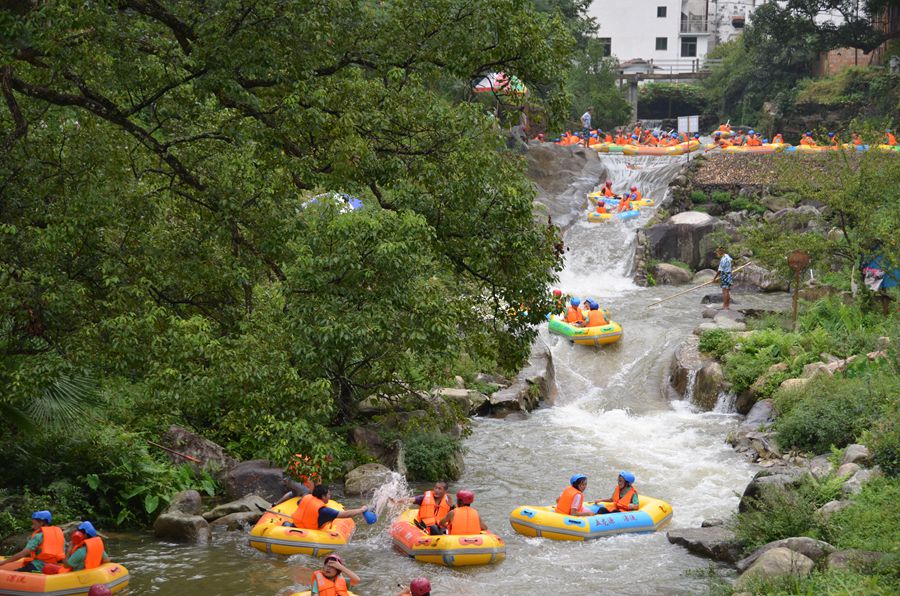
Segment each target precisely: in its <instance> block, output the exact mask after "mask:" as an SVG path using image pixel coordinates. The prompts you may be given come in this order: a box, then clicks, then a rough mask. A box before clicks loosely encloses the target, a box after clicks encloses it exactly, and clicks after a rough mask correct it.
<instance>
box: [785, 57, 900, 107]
mask: <svg viewBox="0 0 900 596" xmlns="http://www.w3.org/2000/svg"><path fill="white" fill-rule="evenodd" d="M898 100H900V75H898V74H896V73H891V72H888V71H886V70H880V69H875V68H871V67H860V66H851V67H850V68H846V69H844V70H842V71H840V72H838V73H836V74H834V75H831V76H828V77H822V78H818V79H805V80H802V81H800V82H799V84H798V86H797V104H798V105H804V104H805V105H806V106H809V107H820V106H821V107H822V108H832V109H834V108H843V109H847V108H851V109H855V110H861V109H865V110H866V111H867V112H869V113H873V112H874V113H881V114H890V113H891V112H892V111H895V110H896V106H897V104H898Z"/></svg>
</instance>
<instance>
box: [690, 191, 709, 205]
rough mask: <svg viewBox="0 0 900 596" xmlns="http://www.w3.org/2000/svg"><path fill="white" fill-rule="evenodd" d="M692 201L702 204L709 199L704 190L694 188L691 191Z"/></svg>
mask: <svg viewBox="0 0 900 596" xmlns="http://www.w3.org/2000/svg"><path fill="white" fill-rule="evenodd" d="M691 202H692V203H695V204H702V203H707V202H709V199H708V197H707V196H706V193H705V192H703V191H702V190H694V191H691Z"/></svg>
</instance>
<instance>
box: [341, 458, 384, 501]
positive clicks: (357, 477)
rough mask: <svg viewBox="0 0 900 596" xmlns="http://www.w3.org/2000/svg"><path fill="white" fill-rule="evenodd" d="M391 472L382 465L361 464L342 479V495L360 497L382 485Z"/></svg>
mask: <svg viewBox="0 0 900 596" xmlns="http://www.w3.org/2000/svg"><path fill="white" fill-rule="evenodd" d="M390 475H391V470H390V469H389V468H388V467H387V466H384V465H382V464H363V465H361V466H358V467H356V468H353V469H352V470H350V471H349V472H348V473H347V475H346V476H345V477H344V494H346V495H362V494H365V493H369V492H372V491H374V490H375V489H376V488H378V487H379V486H381V485H382V484H384V482H385V480H387V479H388V478H389V477H390Z"/></svg>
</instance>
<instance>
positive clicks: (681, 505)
mask: <svg viewBox="0 0 900 596" xmlns="http://www.w3.org/2000/svg"><path fill="white" fill-rule="evenodd" d="M602 159H603V160H604V163H605V164H606V165H607V168H608V172H609V177H610V179H612V180H613V181H614V182H615V185H614V187H615V189H616V190H617V191H618V190H620V189H622V188H624V187H627V186H630V185H631V184H632V183H633V181H637V183H638V186H639V187H640V189H641V191H642V192H643V194H644V195H645V196H650V197H653V198H655V199H657V202H659V200H661V199H662V198H663V196H664V193H665V192H666V187H667V186H668V183H669V181H670V180H671V179H672V178H673V177H674V176H675V175H676V174H677V173H678V171H679V170H680V167H681V166H682V165H683V162H684V160H685V158H684V157H679V158H651V157H621V156H604V157H602ZM626 164H633V165H637V166H639V167H640V168H641V169H636V170H632V169H627V168H626V167H625V166H626ZM572 209H573V210H582V209H583V198H579V199H577V200H576V199H574V198H573V205H572ZM643 211H644V213H642V215H641V217H640V218H639V219H636V220H631V221H627V222H608V223H604V224H589V223H587V222H582V223H577V224H575V225H574V226H573V227H572V228H571V229H570V230H569V231H568V232H567V234H566V239H565V240H566V245H567V247H568V248H569V252H568V253H567V262H566V267H565V270H564V271H563V272H562V274H561V276H560V283H559V287H560V288H562V289H563V290H564V291H566V292H569V293H572V294H575V295H578V296H581V297H588V296H589V297H593V298H596V299H598V301H599V302H601V303H602V304H603V305H604V306H606V307H608V308H610V309H611V310H612V318H613V319H614V320H616V321H617V322H619V323H620V324H621V325H622V327H623V328H624V330H625V336H624V338H623V340H622V341H621V342H619V343H618V344H615V345H612V346H607V347H604V348H590V347H585V346H575V345H572V344H570V343H568V342H567V341H562V340H560V339H559V338H556V337H551V336H549V335H547V333H546V330H543V331H542V332H541V336H540V338H539V341H544V342H546V343H547V344H548V345H550V347H551V350H552V353H553V359H554V364H555V367H556V378H557V382H558V385H559V398H558V401H557V404H556V406H555V407H550V408H544V409H540V410H538V411H536V412H534V413H533V414H531V415H529V416H527V417H524V418H521V419H513V418H510V419H507V420H493V419H477V420H475V421H474V425H473V433H472V435H471V436H470V437H469V438H468V439H467V440H466V449H467V453H466V467H467V470H466V473H465V474H464V476H463V478H462V479H461V480H460V481H459V482H458V483H455V484H454V486H453V487H452V490H457V489H459V488H462V487H465V488H470V489H472V490H474V491H475V492H476V495H477V496H476V501H475V506H476V507H477V508H478V510H479V511H480V512H481V515H482V517H483V519H484V520H485V521H486V523H487V524H488V526H489V527H490V528H491V529H492V530H494V531H496V532H498V533H499V534H501V535H502V536H503V537H504V538H505V539H506V540H507V544H508V549H507V559H506V561H504V562H503V563H501V564H499V565H496V566H493V567H481V568H470V569H460V570H453V569H447V568H443V567H436V566H426V565H422V564H418V563H415V562H414V561H412V560H410V559H407V558H405V557H403V556H402V555H400V554H398V553H397V552H395V551H393V550H392V549H391V547H390V538H389V536H388V535H387V528H388V524H387V523H386V517H387V516H382V520H383V521H380V522H379V523H378V524H377V525H375V526H372V527H367V526H365V525H361V526H359V527H358V530H357V534H356V535H355V536H354V539H353V541H352V542H351V543H350V545H348V547H347V548H344V549H342V550H341V553H342V555H343V556H344V560H345V561H346V562H347V564H348V566H350V567H351V568H352V569H354V570H355V571H356V572H357V573H359V574H360V575H361V576H362V577H363V583H362V584H361V585H360V586H359V588H358V589H357V590H356V592H357V593H359V594H379V595H381V594H394V593H397V592H398V591H399V589H398V587H397V585H398V583H399V582H406V583H407V585H408V582H409V580H410V579H411V578H413V577H417V576H419V575H426V576H427V577H429V578H430V579H431V582H432V585H433V587H434V589H433V593H434V594H436V595H439V594H495V595H498V594H499V595H506V594H535V595H540V594H543V593H545V592H547V591H552V592H553V593H556V592H558V591H562V590H565V591H577V592H578V593H582V594H687V593H700V592H704V591H705V590H706V583H705V580H703V579H702V578H700V577H697V575H698V574H696V573H690V570H703V569H706V568H707V567H708V566H709V562H708V561H706V560H704V559H700V558H698V557H695V556H693V555H691V554H689V553H688V552H687V551H686V550H684V549H683V548H681V547H678V546H673V545H670V544H669V543H668V541H667V540H666V538H665V532H660V533H656V534H649V535H626V536H614V537H609V538H604V539H600V540H595V541H592V542H587V543H576V542H554V541H550V540H543V539H538V538H525V537H522V536H519V535H518V534H515V533H514V532H513V531H512V529H511V527H510V525H509V522H508V521H507V518H508V515H509V512H510V511H512V510H513V509H514V508H515V507H517V506H518V505H523V504H534V505H536V504H550V503H552V502H553V500H554V499H555V498H556V497H557V496H558V495H559V493H560V492H561V491H562V490H563V488H564V487H565V486H566V483H567V481H568V478H569V476H571V475H572V474H574V473H575V472H583V473H586V474H588V475H589V477H590V480H589V486H588V489H587V495H588V498H590V499H593V498H597V497H607V496H609V495H610V494H611V492H612V489H613V486H614V483H615V478H616V475H617V473H618V471H619V470H621V469H628V470H631V471H632V472H634V474H635V475H636V476H637V481H636V482H635V485H636V486H637V487H638V489H639V490H640V491H641V492H642V493H643V494H647V495H651V496H655V497H659V498H662V499H664V500H666V501H668V502H669V503H671V505H672V507H673V508H674V518H673V520H672V522H671V525H670V527H694V526H698V525H699V523H700V522H701V521H702V520H703V519H704V518H711V517H720V518H721V517H727V516H728V515H730V514H731V512H733V511H734V510H735V508H736V506H737V503H738V496H737V495H738V493H740V492H741V491H742V490H743V488H744V486H745V485H746V483H747V481H748V480H749V479H750V478H751V477H752V475H753V472H754V469H753V467H752V466H751V465H749V464H748V463H746V462H745V461H744V460H743V459H742V458H741V457H739V456H738V455H736V454H735V453H734V452H733V451H732V450H731V448H729V447H728V446H727V445H726V444H725V443H724V438H725V435H726V434H727V432H728V430H729V429H730V428H731V427H733V426H734V424H735V421H736V416H734V415H732V414H727V413H697V412H695V411H694V410H693V408H692V407H691V406H690V404H688V403H686V402H684V401H674V402H672V401H669V399H668V398H667V391H666V385H667V377H668V370H669V364H670V362H671V357H672V353H673V351H674V349H675V347H676V346H677V345H678V344H679V343H680V342H681V341H682V340H683V339H684V338H685V337H686V336H687V335H689V334H690V333H691V331H692V329H693V328H694V327H696V326H697V325H698V324H699V323H700V322H701V320H700V307H699V299H700V296H701V295H702V293H701V292H698V293H693V294H689V295H686V296H682V297H680V298H677V299H674V300H670V301H667V302H665V303H662V304H661V305H660V306H658V307H653V308H647V305H649V304H651V303H653V302H655V301H656V300H657V299H659V298H662V297H664V296H667V295H671V294H674V293H675V292H676V291H677V289H673V288H672V287H660V288H640V287H637V286H635V285H634V284H633V283H632V282H631V271H630V270H629V268H630V266H631V260H632V255H633V251H634V231H635V229H636V228H637V227H639V226H640V225H642V224H643V223H644V222H645V221H646V220H647V219H649V218H650V217H651V216H652V212H653V209H645V210H643ZM735 298H736V301H737V302H738V303H739V305H740V306H756V307H760V306H764V305H771V304H772V303H773V302H778V303H781V304H783V303H784V302H785V298H784V297H783V296H772V295H741V294H739V295H736V297H735ZM356 504H357V502H356V501H352V500H350V501H348V502H347V505H349V506H356ZM111 550H112V552H113V554H114V555H115V558H116V560H118V561H120V562H121V563H123V564H124V565H125V566H126V567H128V568H129V570H130V571H131V573H132V578H133V579H132V584H131V588H130V589H129V593H130V594H151V593H152V594H160V595H162V594H172V595H174V594H190V593H197V594H200V593H202V594H222V595H238V594H278V595H282V594H286V593H289V588H290V587H292V586H293V587H294V588H296V589H299V588H301V584H305V582H306V581H308V578H309V574H310V572H311V570H312V569H313V568H318V566H319V562H318V561H315V560H313V559H311V558H308V557H306V556H303V555H297V556H294V557H290V558H280V557H277V556H269V555H265V554H263V553H260V552H257V551H256V550H254V549H251V548H250V547H249V546H248V545H247V540H246V535H245V534H242V533H239V532H231V533H228V532H220V533H216V534H214V536H213V538H212V540H211V542H210V544H209V545H203V546H177V545H170V544H161V543H159V542H156V541H155V540H153V539H152V538H151V537H149V536H124V537H121V538H119V539H115V540H113V541H112V543H111ZM563 586H564V587H563Z"/></svg>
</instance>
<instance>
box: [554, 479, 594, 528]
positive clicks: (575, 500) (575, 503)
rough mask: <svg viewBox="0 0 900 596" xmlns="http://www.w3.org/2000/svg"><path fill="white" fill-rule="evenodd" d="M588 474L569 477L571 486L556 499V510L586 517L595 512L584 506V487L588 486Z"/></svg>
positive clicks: (565, 513) (564, 513)
mask: <svg viewBox="0 0 900 596" xmlns="http://www.w3.org/2000/svg"><path fill="white" fill-rule="evenodd" d="M587 480H588V479H587V476H585V475H584V474H575V475H573V476H572V477H571V478H569V486H567V487H566V490H564V491H563V492H562V494H561V495H560V496H559V498H558V499H556V512H557V513H562V514H563V515H575V516H579V517H585V516H589V515H594V512H593V511H591V510H590V509H588V508H587V507H585V506H584V489H586V488H587Z"/></svg>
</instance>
